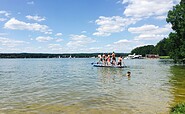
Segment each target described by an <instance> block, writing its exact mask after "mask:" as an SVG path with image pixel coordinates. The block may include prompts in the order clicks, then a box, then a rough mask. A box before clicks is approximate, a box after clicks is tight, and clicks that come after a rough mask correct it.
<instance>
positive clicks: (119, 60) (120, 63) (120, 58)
mask: <svg viewBox="0 0 185 114" xmlns="http://www.w3.org/2000/svg"><path fill="white" fill-rule="evenodd" d="M122 61H123V59H122V56H120V57H119V58H118V64H117V65H119V66H121V65H122Z"/></svg>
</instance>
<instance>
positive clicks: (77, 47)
mask: <svg viewBox="0 0 185 114" xmlns="http://www.w3.org/2000/svg"><path fill="white" fill-rule="evenodd" d="M178 3H179V0H163V1H162V0H1V4H0V53H22V52H31V53H86V52H88V53H91V52H102V53H104V52H112V51H115V52H120V53H128V52H130V51H131V50H132V49H133V48H135V47H138V46H143V45H149V44H152V45H156V43H157V42H158V41H160V40H161V39H163V38H164V37H167V36H168V34H169V33H170V32H171V31H172V30H171V25H169V24H168V23H166V15H167V12H168V11H169V10H170V9H172V7H173V6H174V5H176V4H178Z"/></svg>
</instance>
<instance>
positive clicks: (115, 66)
mask: <svg viewBox="0 0 185 114" xmlns="http://www.w3.org/2000/svg"><path fill="white" fill-rule="evenodd" d="M93 67H108V68H127V66H119V65H103V64H93Z"/></svg>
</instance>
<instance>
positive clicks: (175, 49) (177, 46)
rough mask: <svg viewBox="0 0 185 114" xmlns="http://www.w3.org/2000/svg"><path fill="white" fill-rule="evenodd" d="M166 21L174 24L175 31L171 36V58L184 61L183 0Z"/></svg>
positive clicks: (184, 0)
mask: <svg viewBox="0 0 185 114" xmlns="http://www.w3.org/2000/svg"><path fill="white" fill-rule="evenodd" d="M166 21H167V22H168V23H171V24H172V29H173V30H174V31H175V32H174V33H170V34H169V39H170V42H171V50H172V51H171V52H170V56H171V57H172V58H173V59H174V60H175V62H178V61H183V60H185V0H181V2H180V4H177V5H176V6H174V7H173V10H170V11H169V12H168V17H167V19H166Z"/></svg>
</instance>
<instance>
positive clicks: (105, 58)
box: [97, 52, 123, 66]
mask: <svg viewBox="0 0 185 114" xmlns="http://www.w3.org/2000/svg"><path fill="white" fill-rule="evenodd" d="M98 58H99V59H100V60H99V62H98V63H97V64H103V65H107V66H110V65H119V66H122V62H123V58H122V56H120V57H119V58H118V61H116V54H115V53H114V52H113V53H112V55H110V54H108V55H106V54H103V55H98Z"/></svg>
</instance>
